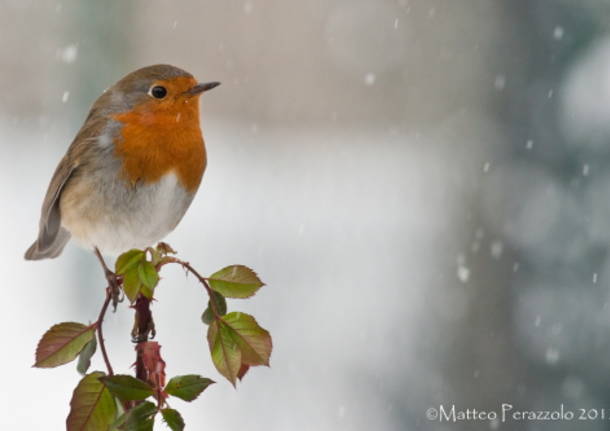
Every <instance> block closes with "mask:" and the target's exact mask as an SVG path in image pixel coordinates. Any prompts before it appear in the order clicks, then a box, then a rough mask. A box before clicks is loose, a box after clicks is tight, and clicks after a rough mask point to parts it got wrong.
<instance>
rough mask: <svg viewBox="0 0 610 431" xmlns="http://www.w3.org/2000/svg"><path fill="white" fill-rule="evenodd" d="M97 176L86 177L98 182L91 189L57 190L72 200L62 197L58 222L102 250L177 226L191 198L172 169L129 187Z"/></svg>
mask: <svg viewBox="0 0 610 431" xmlns="http://www.w3.org/2000/svg"><path fill="white" fill-rule="evenodd" d="M97 180H98V179H95V178H91V182H89V181H87V182H88V183H89V184H88V185H89V186H91V185H93V184H95V185H97V187H94V188H93V190H95V192H94V193H89V194H84V193H79V190H74V189H73V190H72V191H71V193H69V194H68V195H67V196H66V194H64V196H62V200H63V199H64V198H66V199H67V200H71V205H64V203H63V202H62V225H63V226H64V227H65V228H66V229H67V230H68V231H70V233H71V234H72V235H73V236H74V237H75V238H76V239H77V240H78V241H79V242H80V243H82V244H83V245H84V246H85V247H89V248H93V247H94V246H95V247H98V248H99V249H100V250H101V251H102V252H103V253H104V254H110V255H116V254H119V253H122V252H124V251H127V250H129V249H131V248H144V247H148V246H152V245H155V244H156V243H157V242H158V241H160V240H161V239H163V238H164V237H165V236H166V235H167V234H168V233H170V232H171V231H172V230H173V229H174V228H175V227H176V225H177V224H178V222H179V221H180V220H181V219H182V217H183V215H184V213H185V212H186V210H187V208H188V207H189V205H190V203H191V201H192V199H193V194H192V193H188V192H187V191H185V190H184V188H183V187H182V186H181V185H180V183H179V180H178V178H177V177H176V175H175V174H174V173H173V172H172V173H169V174H166V175H165V176H164V177H162V178H161V180H160V181H159V182H158V183H156V184H144V185H142V184H138V185H136V186H135V187H134V188H130V189H128V188H126V187H125V185H124V183H117V182H115V183H111V184H108V183H106V184H104V185H103V186H101V187H100V183H99V182H97ZM96 182H97V184H96ZM81 184H82V183H81ZM82 185H84V186H87V185H85V184H82ZM89 190H91V188H89ZM66 191H67V190H66ZM76 200H78V202H75V201H76Z"/></svg>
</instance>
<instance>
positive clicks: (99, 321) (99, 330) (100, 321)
mask: <svg viewBox="0 0 610 431" xmlns="http://www.w3.org/2000/svg"><path fill="white" fill-rule="evenodd" d="M95 255H96V256H97V258H98V259H99V261H100V263H101V264H102V268H103V269H104V273H105V275H106V280H107V281H108V287H106V300H105V301H104V305H102V309H101V310H100V314H99V316H98V318H97V322H95V325H96V327H97V338H98V340H99V343H100V350H101V351H102V356H103V357H104V362H105V363H106V369H107V370H108V375H109V376H112V375H114V371H113V369H112V365H110V359H109V358H108V352H107V351H106V343H105V342H104V333H103V330H102V326H103V323H104V316H105V315H106V311H107V310H108V305H110V301H111V300H112V289H113V286H112V283H113V281H112V280H111V278H110V274H112V276H115V275H114V273H112V271H110V270H109V269H108V266H106V262H104V258H103V257H102V254H101V253H100V251H99V250H98V248H97V247H95ZM114 282H115V283H116V279H114Z"/></svg>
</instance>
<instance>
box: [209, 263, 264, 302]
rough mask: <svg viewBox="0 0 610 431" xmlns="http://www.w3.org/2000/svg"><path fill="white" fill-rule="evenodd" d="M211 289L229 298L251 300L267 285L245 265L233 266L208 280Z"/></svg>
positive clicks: (218, 272)
mask: <svg viewBox="0 0 610 431" xmlns="http://www.w3.org/2000/svg"><path fill="white" fill-rule="evenodd" d="M208 281H209V283H210V287H211V288H212V289H213V290H215V291H216V292H218V293H220V294H222V295H223V296H225V297H227V298H249V297H250V296H252V295H254V294H255V293H256V292H257V291H258V289H260V288H261V287H262V286H264V285H265V283H263V282H262V281H261V280H260V279H259V278H258V276H257V275H256V273H255V272H254V271H252V270H251V269H250V268H248V267H247V266H244V265H231V266H227V267H226V268H223V269H221V270H220V271H217V272H215V273H214V274H212V275H210V277H209V278H208Z"/></svg>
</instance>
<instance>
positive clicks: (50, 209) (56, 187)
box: [38, 153, 77, 251]
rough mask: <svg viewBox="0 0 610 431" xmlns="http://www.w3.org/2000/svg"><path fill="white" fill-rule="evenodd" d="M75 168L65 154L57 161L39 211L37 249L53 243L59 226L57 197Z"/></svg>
mask: <svg viewBox="0 0 610 431" xmlns="http://www.w3.org/2000/svg"><path fill="white" fill-rule="evenodd" d="M76 168H77V164H76V161H75V160H73V159H72V157H70V154H69V153H68V154H66V155H65V156H64V158H63V159H61V161H60V162H59V165H58V166H57V169H55V173H54V174H53V178H51V182H50V184H49V188H48V189H47V194H46V195H45V197H44V201H43V203H42V211H41V213H40V231H39V233H38V249H39V250H41V251H42V250H45V249H47V248H48V247H50V246H51V245H52V244H53V241H54V240H55V238H56V237H57V234H58V233H59V229H60V227H61V215H60V212H59V197H60V196H61V191H62V190H63V188H64V186H65V185H66V183H67V182H68V180H69V179H70V177H71V176H72V174H73V173H74V171H75V170H76Z"/></svg>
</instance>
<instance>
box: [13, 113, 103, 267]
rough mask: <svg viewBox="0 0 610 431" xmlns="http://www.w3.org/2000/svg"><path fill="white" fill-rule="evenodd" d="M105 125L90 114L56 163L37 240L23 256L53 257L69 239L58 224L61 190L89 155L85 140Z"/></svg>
mask: <svg viewBox="0 0 610 431" xmlns="http://www.w3.org/2000/svg"><path fill="white" fill-rule="evenodd" d="M105 125H106V122H105V121H101V120H100V117H99V116H92V115H89V117H88V118H87V120H86V121H85V124H84V125H83V127H82V128H81V130H80V131H79V132H78V134H77V135H76V138H75V139H74V141H73V142H72V144H71V145H70V148H69V149H68V152H67V153H66V155H65V156H64V157H63V159H61V161H60V162H59V165H58V166H57V169H55V173H54V174H53V177H52V178H51V182H50V184H49V188H48V189H47V194H46V195H45V198H44V202H43V204H42V211H41V214H40V229H39V232H38V239H37V240H36V241H35V242H34V244H32V246H31V247H30V248H29V249H28V251H27V252H26V254H25V258H26V259H30V260H32V259H44V258H49V257H50V258H52V257H56V256H57V255H59V253H61V251H62V249H63V247H64V246H65V245H66V243H67V242H68V240H69V239H70V234H69V233H68V232H67V231H66V230H65V229H64V228H62V227H61V212H60V209H59V202H60V198H61V193H62V191H63V189H64V187H65V185H66V184H67V183H68V181H69V180H70V178H71V177H72V176H74V174H75V173H76V172H78V170H79V166H80V163H81V162H85V161H86V160H87V159H88V158H90V157H88V156H89V155H90V153H91V150H92V148H93V147H92V145H90V143H89V142H87V141H92V140H95V139H97V138H98V137H99V135H100V133H101V131H102V130H103V129H104V126H105ZM85 163H86V162H85Z"/></svg>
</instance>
